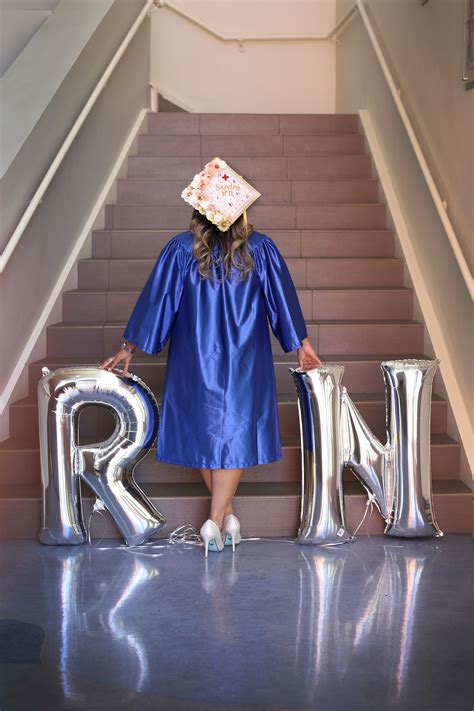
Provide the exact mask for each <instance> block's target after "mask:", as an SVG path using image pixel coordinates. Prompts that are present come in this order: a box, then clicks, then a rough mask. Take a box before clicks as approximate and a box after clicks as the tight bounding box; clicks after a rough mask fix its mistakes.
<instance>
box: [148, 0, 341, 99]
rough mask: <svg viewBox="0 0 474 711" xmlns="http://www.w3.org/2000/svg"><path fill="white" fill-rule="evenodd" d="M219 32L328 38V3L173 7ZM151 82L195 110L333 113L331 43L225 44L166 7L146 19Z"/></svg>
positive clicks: (225, 1) (244, 0) (263, 0)
mask: <svg viewBox="0 0 474 711" xmlns="http://www.w3.org/2000/svg"><path fill="white" fill-rule="evenodd" d="M175 4H177V5H179V6H180V7H181V8H183V9H184V10H185V11H186V12H188V13H190V14H192V15H193V16H194V17H196V18H198V19H199V21H201V22H203V23H205V24H206V25H209V26H211V27H212V28H213V29H214V30H215V31H217V32H219V33H221V34H224V35H237V36H239V35H245V36H248V35H257V34H258V35H260V34H264V35H282V34H286V35H287V34H298V35H302V34H322V35H324V34H327V32H328V31H330V30H331V29H332V27H333V26H334V18H335V0H291V2H290V3H288V2H286V1H285V2H283V1H282V0H260V1H258V0H255V1H252V2H250V1H249V0H208V1H207V2H203V1H199V0H193V1H189V0H188V1H186V2H185V1H184V0H181V1H180V2H176V3H175ZM151 79H152V81H154V82H155V83H156V84H157V85H158V86H159V87H160V88H161V90H162V91H163V92H164V93H165V96H167V98H170V99H171V100H175V101H176V102H177V103H178V104H179V103H180V100H181V105H184V106H185V108H188V109H189V110H191V111H196V112H206V111H209V112H225V113H226V112H241V113H315V112H321V113H325V112H328V113H332V112H334V102H335V96H334V86H335V46H334V43H333V42H330V41H324V42H318V41H313V40H308V41H293V42H288V41H287V42H284V41H279V40H272V41H265V42H250V41H249V42H244V46H243V51H239V47H238V44H237V42H224V41H222V40H220V39H219V38H217V37H215V36H213V35H212V34H210V33H209V32H207V31H206V30H204V29H202V28H200V27H198V26H197V25H195V24H193V23H192V22H190V21H189V20H187V19H185V18H183V17H180V16H177V15H176V14H175V13H174V12H173V11H172V10H170V9H169V8H167V7H165V8H163V9H160V10H158V11H157V12H155V13H154V14H153V16H152V47H151Z"/></svg>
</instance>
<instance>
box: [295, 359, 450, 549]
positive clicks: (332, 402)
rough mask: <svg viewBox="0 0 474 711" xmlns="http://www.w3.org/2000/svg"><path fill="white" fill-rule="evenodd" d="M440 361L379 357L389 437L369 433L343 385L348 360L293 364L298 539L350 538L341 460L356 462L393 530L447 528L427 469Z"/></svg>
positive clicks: (421, 532) (416, 532)
mask: <svg viewBox="0 0 474 711" xmlns="http://www.w3.org/2000/svg"><path fill="white" fill-rule="evenodd" d="M438 363H439V361H438V360H434V361H419V360H414V359H412V360H410V359H408V360H402V361H387V362H384V363H382V365H381V368H382V370H383V372H384V378H385V386H386V401H387V415H386V432H387V443H386V444H385V445H384V444H382V443H381V442H380V441H379V440H378V439H377V437H376V436H375V435H374V434H373V433H372V432H371V430H370V428H369V426H368V425H367V423H366V422H365V420H364V419H363V418H362V416H361V415H360V413H359V412H358V410H357V408H356V407H355V405H354V403H353V402H352V400H351V398H350V397H349V394H348V392H347V390H346V388H345V387H343V388H341V380H342V376H343V373H344V367H343V366H341V365H337V364H327V363H326V364H325V365H323V366H320V367H318V368H314V369H312V370H309V371H300V370H298V369H294V368H290V369H289V370H290V373H291V374H292V376H293V379H294V383H295V386H296V390H297V394H298V412H299V421H300V435H301V457H302V462H301V466H302V492H301V514H300V519H301V520H300V527H299V530H298V535H297V537H296V542H297V543H315V544H317V543H326V544H327V543H330V544H331V543H336V542H338V541H337V538H338V537H339V542H341V543H344V542H346V541H348V540H351V538H352V537H351V536H350V534H348V533H347V531H346V526H345V520H344V490H343V486H344V483H343V471H344V466H348V467H350V468H351V470H352V471H353V473H354V474H355V476H356V477H357V478H358V479H359V481H360V483H361V484H362V485H363V487H364V488H365V490H366V491H367V493H368V494H369V497H370V499H369V500H370V501H373V502H374V503H375V505H376V507H377V509H378V511H379V513H380V514H381V516H382V517H383V518H384V520H385V521H386V524H387V525H386V528H385V531H384V532H385V533H387V534H388V535H393V536H406V537H414V536H427V535H433V534H434V535H436V536H441V535H443V534H442V532H441V531H440V529H439V527H438V525H437V522H436V519H435V516H434V513H433V501H432V495H431V471H430V469H431V468H430V415H431V401H430V394H431V385H432V381H433V377H434V372H435V370H436V367H437V364H438Z"/></svg>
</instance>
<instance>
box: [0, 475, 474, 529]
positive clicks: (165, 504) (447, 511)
mask: <svg viewBox="0 0 474 711" xmlns="http://www.w3.org/2000/svg"><path fill="white" fill-rule="evenodd" d="M142 488H143V491H144V492H145V494H146V495H147V496H148V497H149V498H151V500H152V502H153V504H154V505H155V506H156V508H157V509H158V510H159V511H161V513H162V514H164V516H166V519H167V525H166V527H164V528H163V529H161V531H160V533H159V537H160V538H167V537H168V536H169V534H170V533H171V531H172V530H174V529H175V528H176V527H177V526H180V525H183V524H191V525H193V526H195V527H196V528H198V529H199V527H200V526H201V524H202V522H203V521H204V520H205V519H206V518H207V516H208V515H209V499H210V497H209V492H208V491H207V489H206V487H205V485H204V484H203V483H201V482H199V483H193V484H142ZM82 491H83V504H84V505H83V515H84V521H86V522H87V521H88V520H89V516H90V515H91V512H92V506H93V501H94V497H93V495H92V493H91V492H89V491H88V487H87V485H84V486H83V487H82ZM433 492H434V493H433V499H434V510H435V514H436V518H437V520H438V523H439V526H440V528H441V530H442V531H443V532H445V533H468V532H470V530H471V493H472V492H471V490H470V489H469V488H468V487H467V486H466V485H465V484H463V482H461V481H454V480H445V481H434V482H433ZM366 500H367V494H366V492H365V491H364V489H363V488H362V487H361V486H360V484H359V483H358V482H357V481H353V482H347V484H346V486H345V492H344V503H345V518H346V525H347V527H348V530H349V531H354V530H355V528H356V526H357V525H358V523H359V521H360V520H361V518H362V516H363V515H364V512H365V508H366V507H365V504H366ZM234 502H235V513H236V514H237V516H238V517H239V519H240V521H241V526H242V534H243V536H244V537H247V536H296V534H297V530H298V524H299V517H300V507H301V488H300V485H299V483H296V482H278V483H272V484H270V483H266V482H265V483H263V482H261V483H257V482H255V483H249V482H242V483H241V484H240V485H239V488H238V490H237V494H236V496H235V499H234ZM40 511H41V485H40V484H37V485H29V484H24V485H12V486H6V487H5V486H3V487H0V522H1V523H0V538H2V539H6V538H17V539H18V538H34V537H36V536H37V535H38V531H39V528H40V525H41V519H40ZM368 518H369V521H368V523H367V521H366V522H365V523H364V525H363V526H362V527H361V529H360V530H359V532H358V536H361V535H364V533H367V532H370V533H372V534H381V533H383V528H384V522H383V519H382V518H381V517H380V516H379V515H378V514H377V512H376V511H374V512H373V513H372V515H371V516H370V517H368ZM91 537H92V538H102V537H105V538H109V537H113V538H116V537H119V533H118V531H117V529H116V527H115V524H114V523H113V520H112V518H111V517H110V515H109V514H108V513H107V512H102V513H101V515H100V516H93V517H92V521H91Z"/></svg>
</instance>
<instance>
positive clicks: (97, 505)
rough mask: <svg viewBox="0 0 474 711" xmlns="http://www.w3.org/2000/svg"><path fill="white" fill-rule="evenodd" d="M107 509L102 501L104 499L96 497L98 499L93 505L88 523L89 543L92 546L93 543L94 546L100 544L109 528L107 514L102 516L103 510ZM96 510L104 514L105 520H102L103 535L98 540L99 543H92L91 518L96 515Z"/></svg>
mask: <svg viewBox="0 0 474 711" xmlns="http://www.w3.org/2000/svg"><path fill="white" fill-rule="evenodd" d="M105 510H106V508H105V504H104V502H103V501H102V499H99V498H96V500H95V501H94V506H93V507H92V511H91V513H90V516H89V521H88V523H87V542H88V543H89V545H90V546H92V545H93V546H98V545H99V543H100V542H101V541H102V540H103V539H104V535H105V529H106V528H107V521H106V519H105V516H102V511H105ZM96 511H98V512H99V514H100V515H101V516H102V519H103V521H102V523H103V525H102V536H101V537H100V538H99V540H98V541H97V543H92V541H91V519H92V516H93V515H94V513H95V512H96Z"/></svg>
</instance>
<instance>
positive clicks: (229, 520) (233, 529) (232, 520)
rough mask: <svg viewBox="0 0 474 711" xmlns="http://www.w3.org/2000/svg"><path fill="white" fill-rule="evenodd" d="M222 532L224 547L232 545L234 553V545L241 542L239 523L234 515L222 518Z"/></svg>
mask: <svg viewBox="0 0 474 711" xmlns="http://www.w3.org/2000/svg"><path fill="white" fill-rule="evenodd" d="M222 530H223V532H224V545H225V546H230V544H231V543H232V550H233V551H235V546H236V544H239V543H240V541H241V540H242V536H241V535H240V521H239V519H238V518H237V516H235V514H227V516H225V517H224V524H223V526H222Z"/></svg>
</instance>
